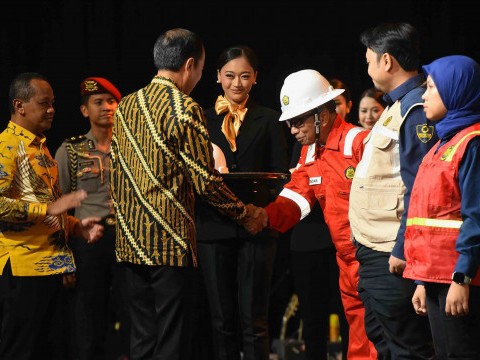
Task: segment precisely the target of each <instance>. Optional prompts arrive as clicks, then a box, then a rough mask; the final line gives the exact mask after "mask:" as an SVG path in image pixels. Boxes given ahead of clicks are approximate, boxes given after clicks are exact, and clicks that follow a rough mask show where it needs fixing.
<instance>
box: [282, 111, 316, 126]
mask: <svg viewBox="0 0 480 360" xmlns="http://www.w3.org/2000/svg"><path fill="white" fill-rule="evenodd" d="M312 116H313V113H309V114H307V115H304V116H301V117H296V118H293V119H290V120H287V126H288V127H289V128H292V127H295V128H297V129H300V128H301V127H302V126H303V124H305V122H306V121H307V120H308V119H309V118H310V117H312Z"/></svg>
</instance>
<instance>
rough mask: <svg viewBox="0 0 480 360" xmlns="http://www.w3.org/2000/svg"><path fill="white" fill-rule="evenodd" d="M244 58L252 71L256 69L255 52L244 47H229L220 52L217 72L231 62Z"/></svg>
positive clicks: (256, 59)
mask: <svg viewBox="0 0 480 360" xmlns="http://www.w3.org/2000/svg"><path fill="white" fill-rule="evenodd" d="M240 57H244V58H245V59H247V61H248V63H249V64H250V66H251V67H252V69H253V71H257V69H258V58H257V55H256V54H255V52H254V51H253V50H252V49H251V48H249V47H248V46H246V45H237V46H231V47H229V48H227V49H225V50H223V51H222V53H221V54H220V56H219V57H218V61H217V70H219V71H220V70H221V69H222V67H223V66H224V65H225V64H226V63H228V62H229V61H231V60H235V59H238V58H240Z"/></svg>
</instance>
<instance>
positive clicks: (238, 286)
mask: <svg viewBox="0 0 480 360" xmlns="http://www.w3.org/2000/svg"><path fill="white" fill-rule="evenodd" d="M275 251H276V239H274V238H255V239H251V240H243V239H227V240H222V241H215V242H208V243H207V242H205V243H198V256H199V263H200V267H201V271H202V274H203V277H204V282H205V287H206V290H207V298H208V302H209V305H210V313H211V319H212V337H213V343H214V352H215V359H217V360H239V359H240V350H242V352H243V360H267V359H268V357H269V352H270V351H269V338H268V319H267V316H268V302H269V294H270V280H271V278H272V272H273V262H274V256H275ZM237 318H238V319H239V322H240V326H241V331H242V335H241V349H240V344H239V341H238V339H239V336H238V327H237V324H238V322H237V321H236V319H237Z"/></svg>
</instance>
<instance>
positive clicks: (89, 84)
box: [85, 80, 98, 92]
mask: <svg viewBox="0 0 480 360" xmlns="http://www.w3.org/2000/svg"><path fill="white" fill-rule="evenodd" d="M85 90H86V91H90V92H91V91H97V90H98V84H97V82H96V81H93V80H87V81H85Z"/></svg>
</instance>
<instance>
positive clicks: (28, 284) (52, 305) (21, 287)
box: [0, 261, 66, 360]
mask: <svg viewBox="0 0 480 360" xmlns="http://www.w3.org/2000/svg"><path fill="white" fill-rule="evenodd" d="M62 277H63V275H48V276H13V275H12V269H11V266H10V261H8V262H7V264H6V265H5V268H4V269H3V274H2V275H1V276H0V291H1V292H2V297H3V301H2V305H3V306H2V309H0V311H1V312H2V315H3V316H2V317H3V319H2V324H1V325H2V326H1V331H0V359H2V360H33V359H61V360H63V359H65V357H64V354H65V350H66V349H65V341H64V340H65V339H64V337H63V328H62V319H63V314H62V310H63V300H64V292H63V283H62Z"/></svg>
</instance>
